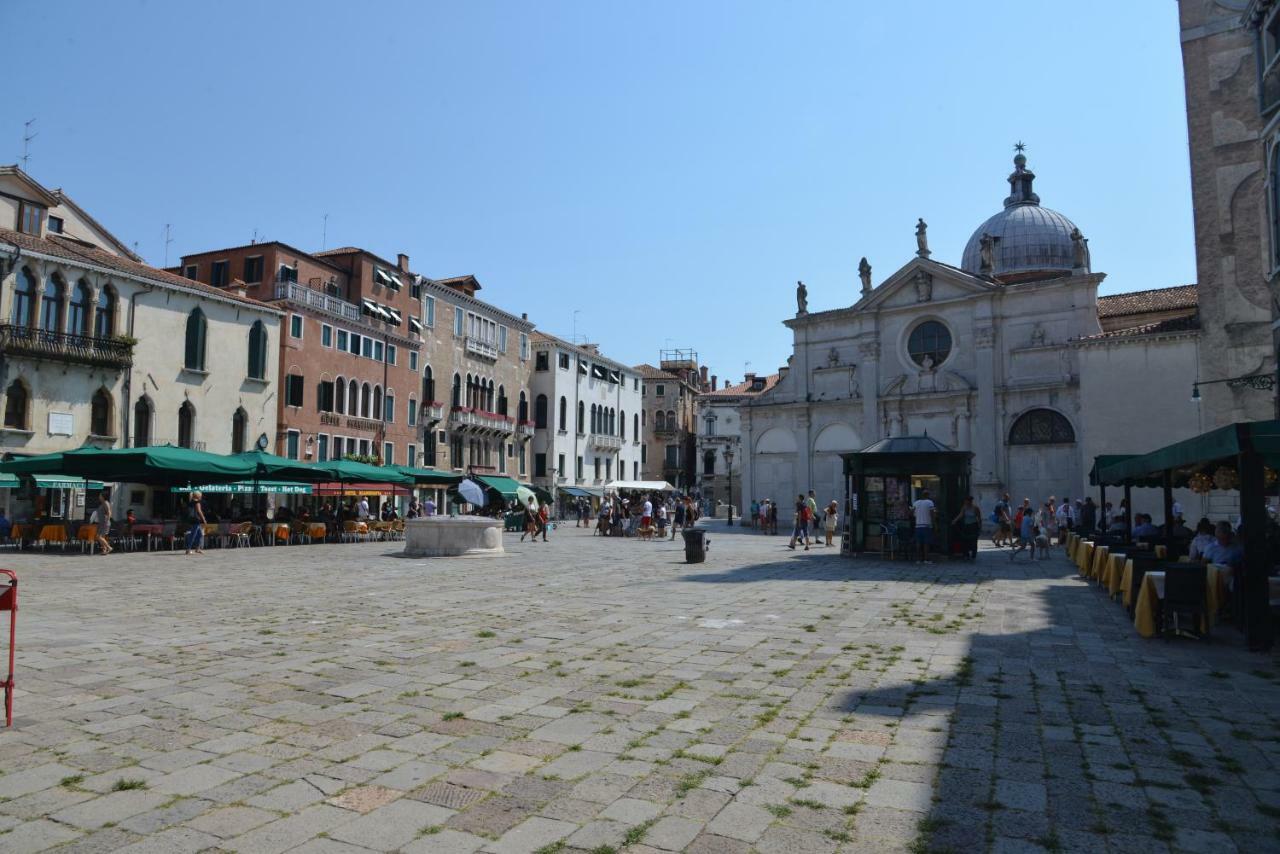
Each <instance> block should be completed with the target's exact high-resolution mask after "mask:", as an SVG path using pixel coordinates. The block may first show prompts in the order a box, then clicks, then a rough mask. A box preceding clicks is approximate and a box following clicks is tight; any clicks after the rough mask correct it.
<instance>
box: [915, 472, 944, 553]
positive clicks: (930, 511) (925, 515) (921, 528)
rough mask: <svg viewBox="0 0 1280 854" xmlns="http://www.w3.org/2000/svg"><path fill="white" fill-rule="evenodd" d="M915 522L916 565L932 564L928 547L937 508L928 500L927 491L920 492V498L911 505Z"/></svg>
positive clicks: (930, 543) (930, 541)
mask: <svg viewBox="0 0 1280 854" xmlns="http://www.w3.org/2000/svg"><path fill="white" fill-rule="evenodd" d="M911 510H912V512H913V513H914V514H915V520H916V546H918V547H919V549H920V560H918V561H917V563H933V561H931V560H929V546H931V545H933V523H934V520H935V518H936V517H937V515H938V508H937V507H936V506H935V505H934V503H933V500H932V499H931V498H929V490H927V489H922V490H920V497H919V498H917V499H916V501H915V503H914V504H912V505H911Z"/></svg>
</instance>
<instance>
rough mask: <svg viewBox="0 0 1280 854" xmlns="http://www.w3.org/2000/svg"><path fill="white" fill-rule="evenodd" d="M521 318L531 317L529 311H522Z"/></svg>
mask: <svg viewBox="0 0 1280 854" xmlns="http://www.w3.org/2000/svg"><path fill="white" fill-rule="evenodd" d="M520 319H521V320H528V319H529V312H527V311H522V312H520Z"/></svg>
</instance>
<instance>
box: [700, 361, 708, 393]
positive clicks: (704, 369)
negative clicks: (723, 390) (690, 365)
mask: <svg viewBox="0 0 1280 854" xmlns="http://www.w3.org/2000/svg"><path fill="white" fill-rule="evenodd" d="M698 376H700V377H701V378H702V388H704V389H705V388H706V387H707V366H706V365H703V366H702V367H701V368H700V369H699V370H698Z"/></svg>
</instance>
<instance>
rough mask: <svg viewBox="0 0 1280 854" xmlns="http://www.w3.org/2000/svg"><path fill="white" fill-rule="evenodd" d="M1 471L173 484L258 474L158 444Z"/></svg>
mask: <svg viewBox="0 0 1280 854" xmlns="http://www.w3.org/2000/svg"><path fill="white" fill-rule="evenodd" d="M0 472H9V473H11V474H41V475H48V474H61V475H71V476H72V477H84V478H94V479H96V480H104V481H110V482H113V483H144V484H166V485H167V484H173V483H190V482H191V481H192V480H193V479H195V478H198V479H200V480H202V481H206V482H211V483H212V482H218V481H227V480H248V479H251V478H252V477H253V476H254V474H255V473H256V470H255V467H254V465H253V464H252V463H250V462H248V461H245V460H242V459H238V458H236V457H230V456H224V455H223V454H210V453H207V452H205V451H196V450H192V449H191V448H179V447H175V446H173V445H157V446H153V447H146V448H87V447H86V448H77V449H76V450H74V451H65V452H63V453H61V454H45V455H43V456H39V457H27V458H25V459H15V460H9V461H8V462H4V463H0Z"/></svg>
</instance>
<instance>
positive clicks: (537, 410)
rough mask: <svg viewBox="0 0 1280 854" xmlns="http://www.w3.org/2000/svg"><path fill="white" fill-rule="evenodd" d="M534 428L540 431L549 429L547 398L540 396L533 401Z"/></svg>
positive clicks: (543, 395)
mask: <svg viewBox="0 0 1280 854" xmlns="http://www.w3.org/2000/svg"><path fill="white" fill-rule="evenodd" d="M533 426H535V427H537V428H538V429H539V430H545V429H547V396H546V395H545V394H540V395H538V396H537V397H536V398H535V399H534V401H533Z"/></svg>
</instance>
